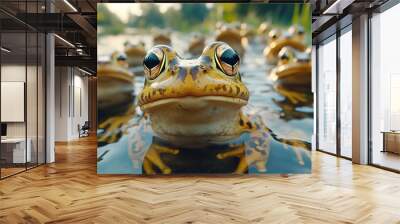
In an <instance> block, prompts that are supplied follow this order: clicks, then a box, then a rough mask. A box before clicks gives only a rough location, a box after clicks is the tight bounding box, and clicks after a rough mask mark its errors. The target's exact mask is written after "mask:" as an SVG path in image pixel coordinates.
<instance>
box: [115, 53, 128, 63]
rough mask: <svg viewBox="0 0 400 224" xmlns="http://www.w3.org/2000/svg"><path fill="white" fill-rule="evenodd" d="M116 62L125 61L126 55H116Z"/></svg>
mask: <svg viewBox="0 0 400 224" xmlns="http://www.w3.org/2000/svg"><path fill="white" fill-rule="evenodd" d="M117 61H126V55H125V54H122V53H121V54H118V55H117Z"/></svg>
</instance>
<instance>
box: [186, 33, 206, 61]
mask: <svg viewBox="0 0 400 224" xmlns="http://www.w3.org/2000/svg"><path fill="white" fill-rule="evenodd" d="M205 42H206V39H205V37H204V36H202V35H201V34H199V33H195V34H194V35H193V36H192V39H191V40H190V43H189V47H188V52H189V53H190V54H191V55H192V56H194V57H196V56H199V55H200V54H201V53H202V51H203V49H204V47H205Z"/></svg>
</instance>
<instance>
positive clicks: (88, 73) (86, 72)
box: [78, 67, 93, 75]
mask: <svg viewBox="0 0 400 224" xmlns="http://www.w3.org/2000/svg"><path fill="white" fill-rule="evenodd" d="M78 70H79V71H81V72H83V73H85V74H87V75H93V74H92V73H90V72H88V71H86V70H83V69H81V68H79V67H78Z"/></svg>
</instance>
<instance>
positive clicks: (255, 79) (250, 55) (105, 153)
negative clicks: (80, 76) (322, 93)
mask: <svg viewBox="0 0 400 224" xmlns="http://www.w3.org/2000/svg"><path fill="white" fill-rule="evenodd" d="M126 40H129V41H130V42H132V43H135V42H137V41H138V40H142V41H144V42H145V43H146V46H147V49H149V47H148V46H151V36H149V35H140V36H139V35H134V34H132V35H119V36H106V37H99V42H98V45H99V46H98V54H99V59H100V60H102V59H106V58H107V56H108V55H109V54H110V53H111V52H113V51H114V50H120V51H122V50H123V43H124V42H125V41H126ZM189 40H190V36H189V35H185V34H179V33H174V34H173V35H172V45H173V47H174V48H175V49H176V50H177V52H181V54H180V55H183V56H184V57H185V56H186V54H185V53H183V52H184V50H185V49H187V47H188V46H187V43H188V42H189ZM211 40H212V37H210V38H209V40H208V41H211ZM264 47H265V45H263V44H261V43H260V42H259V41H257V40H255V41H254V42H252V43H251V44H250V45H249V46H248V47H247V49H246V53H245V56H244V58H243V59H242V64H241V66H240V71H241V73H242V80H243V82H244V83H245V84H246V86H247V87H248V89H249V90H250V100H249V104H248V106H246V108H245V109H244V110H245V112H246V114H250V115H251V117H252V118H253V119H254V122H259V123H262V125H263V126H265V127H267V128H268V129H270V130H271V131H272V132H273V133H272V134H271V133H267V135H266V136H267V137H265V139H267V140H268V141H267V142H266V143H264V145H262V146H261V148H262V149H261V150H266V151H267V156H266V159H265V161H264V162H265V167H266V170H265V169H261V170H260V169H258V168H257V166H256V165H255V164H248V165H249V169H248V173H310V172H311V160H310V150H309V149H306V148H309V145H310V144H309V143H310V142H311V135H312V132H313V99H312V93H311V89H310V87H306V88H284V87H282V86H278V85H277V84H275V83H273V82H272V81H271V80H270V79H269V78H268V74H269V71H270V70H271V69H272V68H273V67H272V66H270V65H268V64H267V63H266V62H265V59H264V57H263V55H262V52H263V49H264ZM136 69H138V68H136ZM139 69H140V68H139ZM143 83H144V77H143V76H136V77H135V92H136V93H139V92H140V90H141V88H142V87H143ZM98 91H101V89H99V90H98ZM128 104H132V105H134V102H130V103H129V102H128ZM125 106H126V105H125ZM136 111H137V113H136V115H132V116H131V117H130V118H129V119H128V120H127V122H125V123H124V124H123V125H122V127H121V128H117V129H116V130H111V131H112V133H113V135H115V136H116V137H117V138H116V140H114V141H112V142H99V147H98V173H101V174H106V173H116V174H120V173H123V174H142V173H144V170H143V168H142V166H143V164H142V163H143V158H144V157H145V156H146V153H147V150H148V148H149V147H150V146H151V145H152V144H154V142H156V143H157V144H159V143H160V144H164V145H167V146H168V143H165V142H163V141H162V140H161V139H157V138H156V137H155V136H153V133H152V130H151V127H150V123H149V121H148V120H144V118H143V117H141V114H142V113H141V111H140V110H139V109H138V108H136ZM101 114H102V117H100V118H99V119H100V121H105V120H107V119H110V118H113V117H118V116H121V114H123V113H119V114H108V113H107V111H101ZM107 131H108V132H107ZM109 133H110V130H107V129H106V130H102V129H100V130H99V131H98V136H99V138H101V137H102V136H103V135H105V134H109ZM271 136H276V137H275V138H273V137H271ZM282 139H283V141H282ZM284 140H288V141H284ZM292 140H293V142H295V143H296V144H290V142H291V141H292ZM298 140H301V141H298ZM235 141H237V142H236V143H238V144H244V145H245V146H246V153H244V154H243V155H242V157H232V158H227V159H223V160H220V159H217V158H216V155H217V154H218V153H220V152H224V151H226V150H227V146H226V145H222V146H221V145H210V146H208V147H205V148H204V149H196V150H193V149H180V152H179V154H178V155H170V154H163V155H162V157H161V159H162V160H163V161H164V162H165V164H166V165H167V166H169V167H170V168H171V169H172V173H231V172H233V171H234V170H235V169H236V167H237V166H238V163H239V162H240V159H241V158H243V157H244V158H246V157H249V153H247V152H248V151H251V150H252V149H251V147H255V146H254V144H253V143H254V142H252V137H251V134H250V135H243V136H241V138H240V140H235ZM299 142H300V144H298V143H299ZM249 158H250V157H249ZM245 161H249V160H245ZM155 170H156V171H157V169H156V168H155Z"/></svg>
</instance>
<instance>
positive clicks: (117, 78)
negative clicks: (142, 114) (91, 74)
mask: <svg viewBox="0 0 400 224" xmlns="http://www.w3.org/2000/svg"><path fill="white" fill-rule="evenodd" d="M110 59H111V60H110V62H109V63H107V64H100V65H98V68H97V77H98V96H97V97H98V107H99V111H100V112H102V111H107V114H113V115H115V114H121V113H122V115H118V116H112V117H107V116H106V115H103V114H101V113H100V114H99V122H100V124H99V129H101V130H105V133H103V134H100V135H99V136H98V141H99V142H107V143H112V142H115V141H116V140H117V139H118V137H117V135H116V134H112V133H115V132H116V129H118V128H119V127H121V126H122V125H123V124H124V123H126V122H127V121H128V120H129V119H130V117H131V115H134V114H135V108H134V107H133V106H130V105H129V102H133V101H134V92H135V91H134V90H135V88H134V79H135V74H134V73H133V72H130V71H129V70H128V62H127V57H126V55H125V54H124V53H121V52H118V51H115V52H113V53H112V54H111V57H110ZM124 105H128V106H124Z"/></svg>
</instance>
